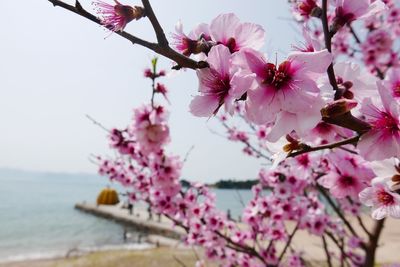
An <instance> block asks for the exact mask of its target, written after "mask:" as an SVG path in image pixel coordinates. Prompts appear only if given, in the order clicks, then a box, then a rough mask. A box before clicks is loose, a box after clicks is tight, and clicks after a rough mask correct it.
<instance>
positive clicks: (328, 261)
mask: <svg viewBox="0 0 400 267" xmlns="http://www.w3.org/2000/svg"><path fill="white" fill-rule="evenodd" d="M322 243H323V245H324V250H325V254H326V261H327V263H328V267H332V261H331V255H330V254H329V249H328V243H327V242H326V238H325V235H322Z"/></svg>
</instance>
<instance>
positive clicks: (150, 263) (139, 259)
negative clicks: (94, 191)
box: [0, 247, 216, 267]
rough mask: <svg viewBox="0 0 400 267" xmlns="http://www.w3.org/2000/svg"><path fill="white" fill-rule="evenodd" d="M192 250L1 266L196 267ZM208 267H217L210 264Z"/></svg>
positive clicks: (107, 254)
mask: <svg viewBox="0 0 400 267" xmlns="http://www.w3.org/2000/svg"><path fill="white" fill-rule="evenodd" d="M195 262H196V254H195V253H194V251H193V250H191V249H176V248H173V247H161V248H154V249H147V250H140V251H134V250H130V251H127V250H121V251H102V252H94V253H90V254H88V255H84V256H79V257H70V258H63V259H54V260H37V261H24V262H15V263H7V264H0V266H1V267H132V266H134V267H159V266H162V267H182V266H183V265H182V264H184V265H185V266H194V264H195ZM207 266H208V267H214V266H216V265H212V264H208V265H207Z"/></svg>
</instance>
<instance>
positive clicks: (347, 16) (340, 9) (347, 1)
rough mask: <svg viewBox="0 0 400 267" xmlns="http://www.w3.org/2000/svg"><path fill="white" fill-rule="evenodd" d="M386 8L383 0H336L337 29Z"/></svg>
mask: <svg viewBox="0 0 400 267" xmlns="http://www.w3.org/2000/svg"><path fill="white" fill-rule="evenodd" d="M385 8H386V6H385V4H384V3H383V2H382V1H381V0H375V1H374V0H372V1H371V0H358V1H354V0H336V13H335V18H334V20H333V28H334V30H335V31H337V29H339V28H340V27H342V26H344V25H346V24H348V23H351V22H353V21H354V20H356V19H365V18H368V17H370V16H373V15H375V14H377V13H379V12H381V11H382V10H384V9H385Z"/></svg>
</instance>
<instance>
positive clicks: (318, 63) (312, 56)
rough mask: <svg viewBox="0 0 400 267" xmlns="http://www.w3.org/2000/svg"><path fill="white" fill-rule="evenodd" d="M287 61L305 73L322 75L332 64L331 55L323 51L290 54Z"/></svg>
mask: <svg viewBox="0 0 400 267" xmlns="http://www.w3.org/2000/svg"><path fill="white" fill-rule="evenodd" d="M288 60H290V61H293V62H295V63H296V65H298V66H300V68H301V69H303V70H304V71H306V72H316V73H324V72H325V71H326V70H327V69H328V66H329V65H330V64H331V63H332V54H331V53H329V52H328V50H326V49H324V50H321V51H317V52H299V51H296V52H292V53H290V55H289V57H288Z"/></svg>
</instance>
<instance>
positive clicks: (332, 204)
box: [316, 185, 358, 236]
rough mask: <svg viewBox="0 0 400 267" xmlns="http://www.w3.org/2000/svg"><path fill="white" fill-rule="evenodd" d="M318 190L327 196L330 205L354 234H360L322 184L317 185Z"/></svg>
mask: <svg viewBox="0 0 400 267" xmlns="http://www.w3.org/2000/svg"><path fill="white" fill-rule="evenodd" d="M316 187H317V190H318V191H319V192H320V193H321V194H322V195H323V196H324V197H325V199H326V200H327V201H328V203H329V205H330V206H331V207H332V208H333V210H334V211H335V212H336V214H337V215H338V216H339V217H340V219H342V221H343V223H344V224H345V225H346V226H347V228H348V229H349V231H350V232H351V233H352V234H353V235H354V236H358V234H357V233H356V231H355V230H354V228H353V226H352V225H351V224H350V222H349V221H348V220H347V219H346V217H345V216H344V215H343V213H342V211H341V210H340V209H339V208H338V207H337V206H336V205H335V203H334V202H333V200H332V199H331V198H330V197H329V195H328V194H327V193H326V192H325V190H324V189H323V188H322V187H321V186H320V185H316Z"/></svg>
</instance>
